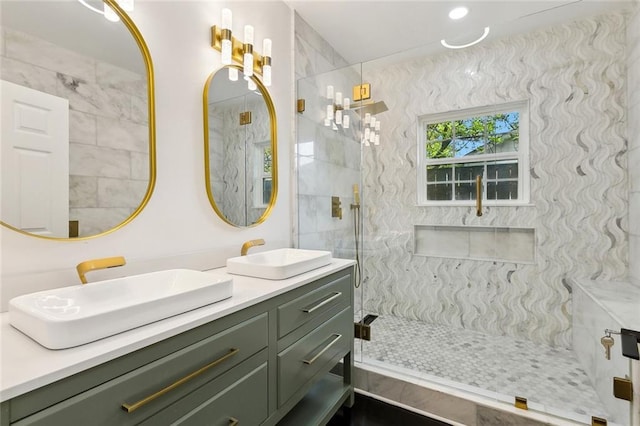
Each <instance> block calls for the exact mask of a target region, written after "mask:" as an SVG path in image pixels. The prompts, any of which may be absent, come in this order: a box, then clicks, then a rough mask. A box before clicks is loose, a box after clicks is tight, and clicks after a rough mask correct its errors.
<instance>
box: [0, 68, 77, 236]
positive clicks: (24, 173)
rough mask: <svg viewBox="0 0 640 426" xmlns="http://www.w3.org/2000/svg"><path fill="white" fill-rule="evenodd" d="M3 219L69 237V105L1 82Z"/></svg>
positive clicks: (20, 226)
mask: <svg viewBox="0 0 640 426" xmlns="http://www.w3.org/2000/svg"><path fill="white" fill-rule="evenodd" d="M1 84H2V85H1V86H0V90H1V97H2V105H1V108H2V109H1V110H0V114H1V118H2V134H1V136H2V140H1V145H2V172H1V177H2V201H1V203H2V204H0V215H1V218H2V221H3V222H5V223H7V224H9V225H11V226H13V227H15V228H18V229H21V230H23V231H26V232H29V233H32V234H36V235H41V236H50V237H68V235H69V102H68V101H67V100H66V99H63V98H59V97H57V96H52V95H49V94H47V93H43V92H39V91H37V90H33V89H29V88H27V87H23V86H20V85H17V84H14V83H9V82H7V81H1Z"/></svg>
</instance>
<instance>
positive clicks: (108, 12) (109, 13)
mask: <svg viewBox="0 0 640 426" xmlns="http://www.w3.org/2000/svg"><path fill="white" fill-rule="evenodd" d="M78 2H80V4H82V5H83V6H84V7H86V8H87V9H89V10H92V11H94V12H96V13H99V14H100V15H103V16H104V17H105V19H106V20H107V21H111V22H118V21H119V20H120V17H119V16H118V14H117V13H116V12H115V11H114V10H113V9H112V8H111V6H109V5H108V4H107V3H106V2H104V6H103V9H102V10H100V9H98V8H97V7H94V6H92V5H90V4H89V3H87V0H78ZM116 3H117V4H118V6H120V7H121V8H122V10H124V11H125V12H127V13H130V12H133V8H134V0H116Z"/></svg>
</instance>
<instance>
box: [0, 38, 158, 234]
mask: <svg viewBox="0 0 640 426" xmlns="http://www.w3.org/2000/svg"><path fill="white" fill-rule="evenodd" d="M0 31H1V32H2V37H3V39H4V43H3V46H4V50H3V51H2V56H1V58H2V61H1V62H2V63H1V69H0V76H1V78H2V79H4V80H8V81H11V82H13V83H16V84H20V85H23V86H26V87H29V88H32V89H35V90H39V91H42V92H46V93H49V94H51V95H55V96H59V97H64V98H67V99H69V109H70V111H69V157H70V158H69V162H70V163H69V173H70V176H69V204H70V206H69V220H78V221H79V231H80V236H86V235H95V234H97V233H100V232H103V231H104V230H105V229H109V228H113V227H114V226H116V225H118V224H119V223H121V222H122V221H123V220H125V219H126V218H127V217H129V216H130V215H131V213H132V212H133V211H135V210H136V209H137V207H138V206H139V205H140V202H141V201H142V199H143V198H144V195H145V193H146V192H147V186H148V181H149V136H148V132H149V130H148V125H147V120H148V118H147V115H148V110H147V84H146V75H145V74H144V72H140V73H138V72H134V71H131V70H126V69H123V68H120V67H116V66H113V65H111V64H108V63H104V62H100V61H97V60H96V59H94V58H90V57H86V56H83V55H80V54H78V53H76V52H73V51H71V50H68V49H66V48H63V47H61V46H57V45H54V44H52V43H49V42H48V41H45V40H42V39H38V38H36V37H33V36H31V35H29V34H25V33H22V32H19V31H15V30H13V29H10V28H7V27H3V28H1V29H0ZM141 61H142V60H141Z"/></svg>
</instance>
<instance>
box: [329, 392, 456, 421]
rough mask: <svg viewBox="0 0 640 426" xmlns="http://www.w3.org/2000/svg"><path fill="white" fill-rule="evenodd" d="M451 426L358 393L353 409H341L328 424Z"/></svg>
mask: <svg viewBox="0 0 640 426" xmlns="http://www.w3.org/2000/svg"><path fill="white" fill-rule="evenodd" d="M396 425H397V426H450V425H449V423H444V422H441V421H439V420H434V419H431V418H429V417H424V416H421V415H419V414H416V413H414V412H411V411H408V410H405V409H403V408H400V407H396V406H394V405H390V404H387V403H384V402H382V401H379V400H377V399H374V398H370V397H368V396H364V395H360V394H358V393H356V402H355V404H354V405H353V407H352V408H351V409H344V408H342V409H340V411H338V413H337V414H336V415H335V416H334V417H333V418H332V419H331V421H330V422H329V424H328V426H396Z"/></svg>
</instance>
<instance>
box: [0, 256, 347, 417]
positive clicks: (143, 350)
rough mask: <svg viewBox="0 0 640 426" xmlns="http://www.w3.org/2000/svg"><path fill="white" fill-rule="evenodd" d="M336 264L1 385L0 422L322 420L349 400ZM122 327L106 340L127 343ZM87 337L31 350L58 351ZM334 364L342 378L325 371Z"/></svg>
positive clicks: (342, 276)
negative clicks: (176, 328) (55, 374)
mask: <svg viewBox="0 0 640 426" xmlns="http://www.w3.org/2000/svg"><path fill="white" fill-rule="evenodd" d="M337 261H338V264H339V266H340V267H337V266H336V265H335V264H334V265H333V266H328V267H325V268H321V269H319V270H316V271H312V272H309V273H307V274H303V276H302V280H303V281H301V282H302V284H299V285H297V284H295V282H296V277H294V278H291V279H289V280H287V281H288V283H289V284H288V286H287V287H286V288H285V289H284V290H282V289H281V291H279V292H278V294H275V295H269V294H264V295H262V297H260V298H258V301H256V302H254V303H246V302H245V303H240V304H239V305H238V309H235V310H234V311H233V312H232V313H228V314H224V315H222V316H219V317H217V318H215V319H212V320H210V321H206V320H205V319H204V318H206V317H202V316H201V318H200V321H199V322H200V324H198V325H194V326H193V327H192V328H188V327H187V326H185V325H184V324H183V325H182V326H181V328H184V331H181V332H179V333H177V334H174V335H172V336H171V337H168V338H162V339H160V340H158V341H156V342H154V343H152V344H149V345H146V346H144V347H140V348H139V349H136V350H132V351H129V352H127V353H125V354H122V355H120V356H117V357H115V358H113V359H110V360H108V361H106V362H100V363H97V364H96V365H93V366H91V368H83V369H81V370H80V371H78V372H76V373H74V374H71V375H69V376H66V377H63V378H61V379H59V380H55V381H52V382H50V383H43V384H42V385H41V386H37V387H34V388H33V389H31V390H29V391H28V392H23V393H19V394H16V395H13V396H11V397H9V398H6V396H5V395H6V393H5V392H4V391H5V390H6V389H3V402H2V406H1V407H2V412H1V413H2V414H1V417H0V423H2V424H15V425H40V424H41V425H45V424H46V425H56V424H71V423H73V424H92V425H100V424H104V425H113V424H118V425H133V424H149V425H151V424H153V425H156V424H169V423H171V424H182V425H201V424H204V423H202V422H203V419H206V422H205V423H206V424H220V425H223V424H224V425H228V424H230V423H233V422H235V421H237V422H239V423H240V424H249V425H258V424H263V425H275V424H301V423H300V420H299V419H302V418H303V419H304V424H305V425H314V424H318V425H319V424H324V423H325V422H326V421H328V419H329V418H331V416H332V415H333V414H334V413H335V412H336V411H337V410H338V409H339V408H340V406H342V405H343V404H345V403H346V404H347V405H350V404H352V402H353V384H352V383H351V379H352V371H353V358H352V353H353V267H352V262H347V261H344V262H343V263H341V262H342V261H339V260H337ZM334 263H335V262H334ZM305 277H306V278H305ZM313 277H315V278H313ZM235 280H236V283H237V284H240V285H239V289H240V291H242V289H243V288H244V289H245V290H247V291H246V292H247V293H248V292H249V290H250V288H249V287H250V286H258V285H261V284H263V285H265V286H267V285H274V283H273V282H271V283H269V282H268V281H267V280H258V279H254V278H244V277H236V279H235ZM298 280H300V278H298ZM243 282H246V283H250V284H248V285H247V286H244V287H243V284H242V283H243ZM239 297H241V296H239ZM212 306H213V305H212ZM202 309H211V308H202ZM197 311H200V310H197ZM192 312H194V313H193V314H191V315H194V316H195V315H196V314H198V313H197V312H196V311H192ZM178 317H180V316H178ZM175 318H177V317H175ZM172 320H174V319H169V320H168V321H172ZM162 322H163V321H160V322H158V323H156V324H160V323H162ZM195 324H197V323H195ZM2 327H3V332H4V331H7V332H9V333H7V334H11V335H13V336H14V338H15V339H16V341H20V342H21V343H20V344H22V345H27V344H30V345H37V344H36V343H34V342H32V341H31V340H29V339H28V338H26V336H22V335H21V334H20V333H19V332H17V331H15V330H13V329H11V328H10V327H9V326H8V324H6V321H5V322H4V323H3V325H2ZM4 327H7V328H8V329H5V328H4ZM144 328H145V327H141V328H140V329H139V330H138V331H137V332H141V331H140V330H142V329H144ZM142 331H144V330H142ZM16 333H17V335H16ZM127 333H129V332H127ZM127 333H123V334H121V335H119V337H118V336H114V337H113V338H109V339H111V340H113V341H118V339H125V340H126V339H127V337H129V339H128V340H131V335H129V336H127ZM3 334H4V333H3ZM3 340H4V338H3ZM107 340H108V339H107ZM4 343H12V342H8V341H6V342H5V341H3V344H4ZM94 344H95V342H94V343H92V344H88V345H83V346H81V347H77V348H72V349H69V350H63V351H47V350H45V349H44V348H41V347H39V346H38V350H37V351H38V352H41V353H42V355H43V356H46V355H47V353H49V354H50V355H51V356H52V357H54V358H58V357H62V356H64V353H65V351H70V352H69V353H75V354H76V355H78V352H82V351H83V350H91V345H94ZM104 344H106V343H104V342H103V343H101V344H100V345H104ZM17 350H19V348H17ZM34 350H35V349H34ZM15 359H16V360H18V359H19V357H15ZM340 361H342V364H341V365H342V375H341V376H340V375H336V374H333V373H330V370H331V369H332V368H333V367H335V365H336V364H338V363H340ZM8 362H9V363H10V362H11V360H9V361H8ZM16 362H17V361H16ZM3 364H4V365H3V368H7V367H8V366H9V367H10V365H7V363H6V362H5V363H3ZM23 367H24V366H23ZM27 368H28V366H27ZM185 378H188V379H186V380H185ZM175 383H180V384H179V385H175V386H174V384H175ZM32 387H33V386H32ZM10 391H11V390H10Z"/></svg>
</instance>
